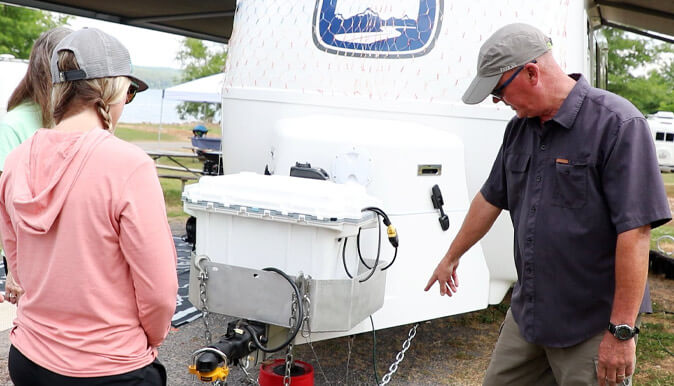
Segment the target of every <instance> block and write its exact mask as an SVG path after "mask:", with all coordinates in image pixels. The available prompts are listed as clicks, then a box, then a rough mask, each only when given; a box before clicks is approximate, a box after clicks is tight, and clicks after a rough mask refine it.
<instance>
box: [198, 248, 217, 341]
mask: <svg viewBox="0 0 674 386" xmlns="http://www.w3.org/2000/svg"><path fill="white" fill-rule="evenodd" d="M204 260H208V258H207V257H206V256H197V260H196V266H197V268H199V301H200V302H201V319H202V320H203V321H204V339H205V340H206V344H207V345H210V344H211V343H212V341H213V337H212V335H211V328H210V325H209V324H208V314H209V311H208V297H207V296H206V282H207V281H208V271H207V270H206V268H204V267H203V266H202V265H201V263H202V262H203V261H204Z"/></svg>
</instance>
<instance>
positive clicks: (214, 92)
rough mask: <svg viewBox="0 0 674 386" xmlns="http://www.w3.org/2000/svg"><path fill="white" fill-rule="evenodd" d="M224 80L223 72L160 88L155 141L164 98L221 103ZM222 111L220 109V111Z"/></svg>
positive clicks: (159, 134)
mask: <svg viewBox="0 0 674 386" xmlns="http://www.w3.org/2000/svg"><path fill="white" fill-rule="evenodd" d="M224 81H225V74H224V73H223V72H221V73H218V74H213V75H209V76H205V77H203V78H198V79H194V80H191V81H189V82H185V83H181V84H179V85H176V86H173V87H169V88H167V89H164V90H162V97H161V108H160V109H161V110H160V113H159V130H158V132H157V141H160V140H161V130H162V117H163V116H164V100H166V99H168V100H176V101H183V102H198V103H222V86H223V83H224ZM221 112H222V111H221Z"/></svg>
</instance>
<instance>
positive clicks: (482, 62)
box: [461, 23, 552, 105]
mask: <svg viewBox="0 0 674 386" xmlns="http://www.w3.org/2000/svg"><path fill="white" fill-rule="evenodd" d="M551 48H552V40H551V39H550V38H549V37H547V36H545V34H543V32H541V31H540V30H539V29H538V28H536V27H533V26H531V25H529V24H523V23H515V24H508V25H506V26H504V27H501V28H500V29H499V30H497V31H496V32H494V33H493V34H492V35H491V36H490V37H489V39H487V41H485V42H484V44H483V45H482V47H480V53H479V56H478V58H477V75H476V76H475V79H473V82H471V84H470V86H468V89H467V90H466V92H465V93H464V94H463V97H462V98H461V99H462V100H463V102H464V103H467V104H469V105H474V104H477V103H480V102H482V101H483V100H484V99H485V98H486V97H487V96H489V94H490V93H491V92H492V90H494V87H496V85H497V84H498V81H499V79H500V78H501V75H503V73H504V72H506V71H508V70H511V69H513V68H517V67H519V66H523V65H525V64H527V63H529V62H531V61H532V60H534V59H536V58H538V57H539V56H541V55H543V54H544V53H546V52H548V51H549V50H550V49H551Z"/></svg>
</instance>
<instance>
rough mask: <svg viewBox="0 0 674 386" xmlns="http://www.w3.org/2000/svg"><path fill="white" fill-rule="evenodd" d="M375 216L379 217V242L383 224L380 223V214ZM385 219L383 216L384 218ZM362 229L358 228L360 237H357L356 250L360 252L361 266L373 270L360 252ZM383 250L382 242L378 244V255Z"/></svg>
mask: <svg viewBox="0 0 674 386" xmlns="http://www.w3.org/2000/svg"><path fill="white" fill-rule="evenodd" d="M375 215H376V216H377V229H378V230H379V234H378V236H377V237H379V240H381V222H380V221H379V213H376V212H375ZM382 217H383V216H382ZM361 229H362V228H358V236H356V250H357V251H358V259H360V262H361V264H363V265H364V266H365V268H367V269H372V267H370V266H369V265H367V263H366V262H365V259H363V254H362V253H361V252H360V230H361ZM380 250H381V242H380V243H379V244H377V255H379V252H380Z"/></svg>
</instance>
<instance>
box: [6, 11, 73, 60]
mask: <svg viewBox="0 0 674 386" xmlns="http://www.w3.org/2000/svg"><path fill="white" fill-rule="evenodd" d="M67 21H68V17H67V16H55V15H52V14H51V13H49V12H44V11H38V10H34V9H29V8H22V7H14V6H11V5H0V54H11V55H14V57H16V58H20V59H28V57H29V56H30V50H31V49H32V47H33V43H34V42H35V39H37V38H38V37H39V36H40V34H41V33H42V32H44V31H46V30H49V29H51V28H54V27H56V26H59V25H63V24H65V23H66V22H67Z"/></svg>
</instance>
